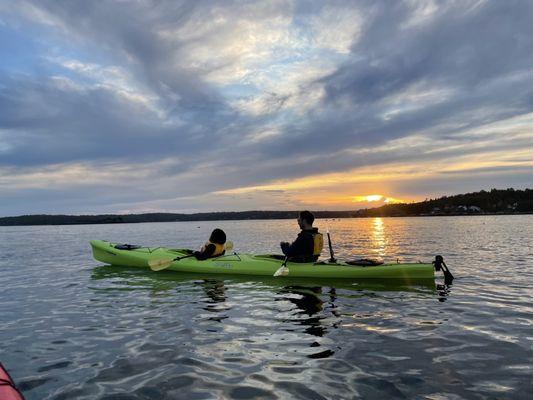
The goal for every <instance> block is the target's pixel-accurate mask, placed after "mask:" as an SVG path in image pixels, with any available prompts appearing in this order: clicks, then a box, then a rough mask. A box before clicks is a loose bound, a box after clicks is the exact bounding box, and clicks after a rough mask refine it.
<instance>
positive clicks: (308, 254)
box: [281, 228, 318, 262]
mask: <svg viewBox="0 0 533 400" xmlns="http://www.w3.org/2000/svg"><path fill="white" fill-rule="evenodd" d="M315 233H318V228H311V229H308V230H302V231H300V233H299V234H298V237H297V238H296V240H295V241H294V242H292V243H291V244H286V243H284V244H282V246H281V251H283V254H285V255H286V256H288V257H289V260H290V261H293V262H315V261H316V260H318V256H314V255H313V250H314V248H315V241H314V238H313V235H314V234H315Z"/></svg>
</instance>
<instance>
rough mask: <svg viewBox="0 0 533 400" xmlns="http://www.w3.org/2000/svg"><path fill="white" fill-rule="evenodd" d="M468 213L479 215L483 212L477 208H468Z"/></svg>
mask: <svg viewBox="0 0 533 400" xmlns="http://www.w3.org/2000/svg"><path fill="white" fill-rule="evenodd" d="M468 211H469V212H472V213H480V212H483V210H482V209H481V208H479V207H478V206H469V207H468Z"/></svg>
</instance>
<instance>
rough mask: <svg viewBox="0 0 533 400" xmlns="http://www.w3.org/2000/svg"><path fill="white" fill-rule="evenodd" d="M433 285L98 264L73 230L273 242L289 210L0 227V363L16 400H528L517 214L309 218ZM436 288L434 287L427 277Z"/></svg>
mask: <svg viewBox="0 0 533 400" xmlns="http://www.w3.org/2000/svg"><path fill="white" fill-rule="evenodd" d="M317 222H318V223H317V225H318V227H319V228H321V229H323V230H325V228H326V227H329V229H330V230H331V232H332V236H333V240H334V248H335V250H336V252H337V253H338V255H339V256H346V257H349V256H376V255H378V256H381V257H383V258H384V259H385V260H396V259H397V258H399V259H400V260H405V261H409V260H425V261H429V260H431V259H432V257H433V256H434V255H435V254H442V255H444V258H445V260H446V261H447V264H448V266H449V267H450V268H451V270H452V272H453V273H454V275H455V276H456V278H457V279H456V280H455V281H454V284H453V286H451V287H450V288H447V289H446V290H442V288H436V287H435V285H428V286H409V287H402V286H383V285H379V284H368V283H364V282H348V283H346V282H344V283H343V282H292V281H290V280H287V279H284V278H268V279H255V280H254V279H253V278H249V279H243V278H233V279H232V278H223V279H219V278H213V277H211V278H208V279H205V277H201V276H180V275H178V274H176V273H172V272H159V273H155V272H151V271H141V270H136V269H118V268H111V267H105V266H101V264H99V263H98V262H96V261H94V260H93V259H92V255H91V252H90V248H89V245H88V241H89V239H107V240H111V241H119V242H128V243H134V244H143V245H164V246H172V247H176V246H185V247H194V248H196V247H199V246H200V245H201V244H202V243H203V242H204V241H205V239H206V238H207V237H208V235H209V232H210V230H211V229H212V228H213V227H214V226H219V227H221V228H223V229H224V230H225V231H226V232H227V233H228V236H229V238H230V239H232V240H233V241H234V243H235V249H236V250H237V251H240V252H256V253H264V252H277V246H278V243H279V241H280V240H282V239H283V240H289V239H292V238H293V237H294V236H295V235H296V233H297V225H296V222H295V221H232V222H228V221H225V222H219V223H211V222H192V223H158V224H156V223H153V224H135V225H133V224H132V225H85V226H72V227H65V226H49V227H0V267H1V272H2V275H1V282H2V285H1V287H2V289H1V292H0V293H1V295H0V323H1V325H0V360H1V361H2V362H3V363H4V364H5V365H6V366H7V367H8V369H9V370H10V372H11V375H12V376H13V377H14V379H15V380H16V381H17V383H18V385H19V387H20V388H21V389H22V390H23V392H24V393H25V395H26V397H27V399H28V400H29V399H180V398H183V399H212V398H234V399H250V398H268V399H272V398H279V399H290V398H294V399H322V398H327V399H344V398H357V397H361V398H380V399H383V398H420V399H422V398H427V399H461V398H466V399H485V398H486V399H494V398H516V399H520V398H523V399H530V398H531V395H532V393H533V384H532V376H533V330H532V328H531V324H532V322H533V301H532V300H533V290H532V288H531V284H532V281H533V243H532V241H533V239H532V238H533V216H532V215H529V216H486V217H485V216H479V217H442V218H388V219H387V218H385V219H351V220H350V219H344V220H318V221H317ZM436 283H442V280H441V279H440V278H439V279H437V281H436Z"/></svg>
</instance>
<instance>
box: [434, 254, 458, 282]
mask: <svg viewBox="0 0 533 400" xmlns="http://www.w3.org/2000/svg"><path fill="white" fill-rule="evenodd" d="M433 264H434V265H435V271H440V270H441V269H442V273H443V274H444V283H445V284H447V285H450V284H451V283H452V281H453V279H454V276H453V275H452V273H451V272H450V270H449V269H448V266H447V265H446V263H445V262H444V258H443V257H442V256H435V261H433Z"/></svg>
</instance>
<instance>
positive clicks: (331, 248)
mask: <svg viewBox="0 0 533 400" xmlns="http://www.w3.org/2000/svg"><path fill="white" fill-rule="evenodd" d="M326 233H327V235H328V244H329V262H330V263H336V262H337V260H336V259H335V257H334V254H333V247H331V236H329V229H328V230H327V231H326Z"/></svg>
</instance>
